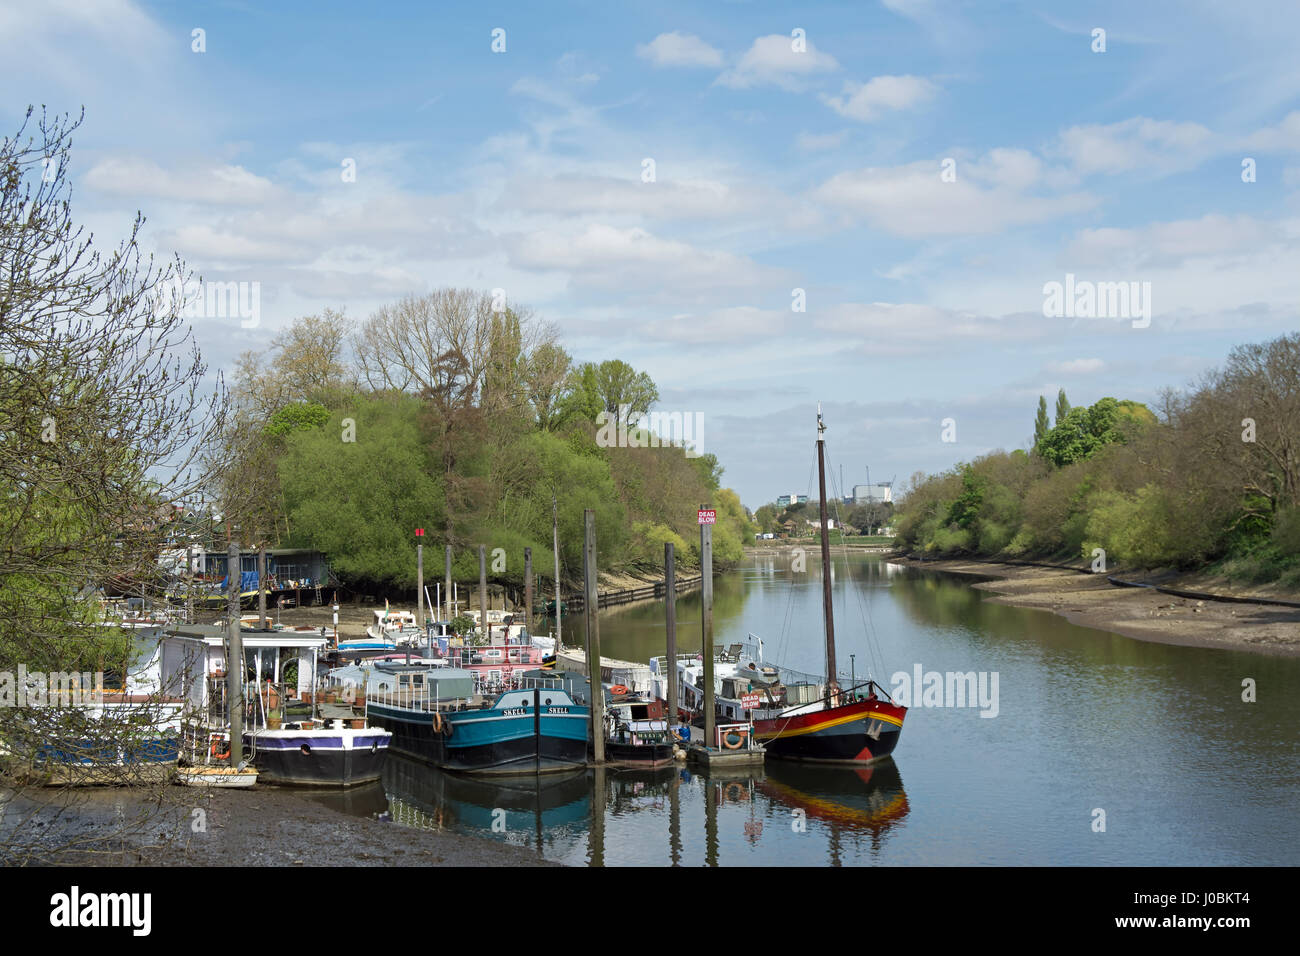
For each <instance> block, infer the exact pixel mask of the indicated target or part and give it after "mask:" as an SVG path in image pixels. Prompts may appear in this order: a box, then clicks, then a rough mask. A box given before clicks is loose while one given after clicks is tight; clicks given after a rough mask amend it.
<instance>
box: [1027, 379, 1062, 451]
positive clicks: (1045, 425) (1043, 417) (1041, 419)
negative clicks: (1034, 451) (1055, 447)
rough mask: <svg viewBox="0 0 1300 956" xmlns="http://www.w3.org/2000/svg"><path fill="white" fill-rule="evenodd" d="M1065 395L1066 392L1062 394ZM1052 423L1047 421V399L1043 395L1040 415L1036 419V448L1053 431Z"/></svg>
mask: <svg viewBox="0 0 1300 956" xmlns="http://www.w3.org/2000/svg"><path fill="white" fill-rule="evenodd" d="M1062 394H1064V392H1062ZM1051 427H1052V426H1051V423H1050V422H1049V421H1048V419H1047V399H1046V398H1044V397H1043V396H1042V395H1039V396H1038V414H1037V415H1036V416H1035V417H1034V447H1035V448H1037V447H1038V443H1039V442H1041V441H1042V440H1043V436H1044V435H1046V434H1047V433H1048V431H1049V430H1051Z"/></svg>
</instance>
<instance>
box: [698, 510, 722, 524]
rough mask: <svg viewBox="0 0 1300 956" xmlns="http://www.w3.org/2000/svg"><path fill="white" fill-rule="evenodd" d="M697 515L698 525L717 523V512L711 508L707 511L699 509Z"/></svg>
mask: <svg viewBox="0 0 1300 956" xmlns="http://www.w3.org/2000/svg"><path fill="white" fill-rule="evenodd" d="M699 515H700V524H717V523H718V512H717V511H715V510H714V509H712V508H710V509H709V510H708V511H705V510H704V509H703V508H701V509H700V511H699Z"/></svg>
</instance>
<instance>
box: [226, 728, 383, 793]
mask: <svg viewBox="0 0 1300 956" xmlns="http://www.w3.org/2000/svg"><path fill="white" fill-rule="evenodd" d="M359 722H360V721H356V722H354V721H349V720H329V721H326V722H325V723H326V726H324V727H313V728H311V729H301V728H295V727H287V728H277V729H274V730H270V729H266V728H262V729H259V730H257V731H254V732H253V733H249V734H245V735H244V743H245V746H246V747H248V748H250V749H249V751H248V752H250V753H253V754H255V756H254V758H253V763H254V765H255V766H256V767H257V770H258V773H259V774H261V778H262V779H263V780H264V781H265V782H267V783H279V784H288V785H291V786H297V787H354V786H357V785H359V784H363V783H373V782H374V781H376V780H378V779H379V777H380V774H382V773H383V769H384V761H385V759H386V758H387V756H388V745H389V742H390V741H391V740H392V737H393V735H392V734H390V733H389V732H388V731H386V730H384V729H382V728H380V727H371V726H366V727H360V728H356V727H349V726H347V725H348V724H351V723H359Z"/></svg>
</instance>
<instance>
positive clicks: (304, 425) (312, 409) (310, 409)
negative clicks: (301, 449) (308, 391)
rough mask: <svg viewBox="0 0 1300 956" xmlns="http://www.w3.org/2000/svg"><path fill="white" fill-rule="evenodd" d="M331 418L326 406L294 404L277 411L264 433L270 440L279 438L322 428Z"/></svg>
mask: <svg viewBox="0 0 1300 956" xmlns="http://www.w3.org/2000/svg"><path fill="white" fill-rule="evenodd" d="M329 418H330V413H329V409H328V408H326V407H325V406H324V405H318V404H316V403H315V402H294V403H292V404H290V405H284V406H282V407H280V408H278V409H276V410H275V412H273V413H272V415H271V419H270V421H268V422H267V423H266V425H264V426H263V428H262V432H263V434H265V435H266V436H267V437H268V438H278V437H279V436H281V435H287V434H289V433H290V432H296V431H303V430H304V429H308V428H320V427H321V426H322V425H324V424H325V423H326V422H327V421H329Z"/></svg>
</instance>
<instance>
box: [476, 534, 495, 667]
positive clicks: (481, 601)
mask: <svg viewBox="0 0 1300 956" xmlns="http://www.w3.org/2000/svg"><path fill="white" fill-rule="evenodd" d="M478 622H479V626H480V627H482V629H483V633H484V635H486V636H487V637H488V643H489V644H491V643H492V638H491V633H492V632H491V630H490V629H489V627H488V617H487V545H483V544H480V545H479V546H478Z"/></svg>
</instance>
